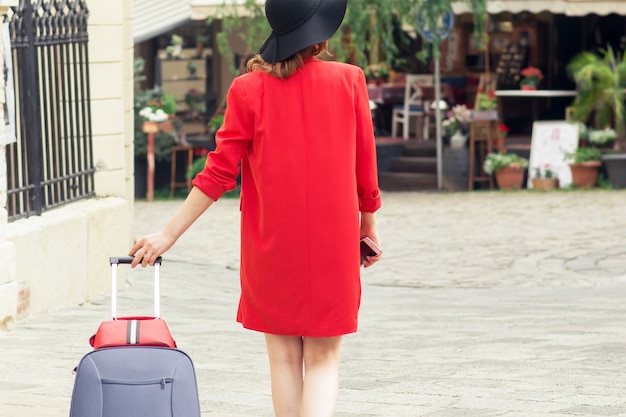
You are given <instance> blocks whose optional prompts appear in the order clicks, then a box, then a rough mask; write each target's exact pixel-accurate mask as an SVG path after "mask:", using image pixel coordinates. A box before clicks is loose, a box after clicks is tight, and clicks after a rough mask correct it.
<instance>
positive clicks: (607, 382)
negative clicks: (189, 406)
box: [0, 191, 626, 417]
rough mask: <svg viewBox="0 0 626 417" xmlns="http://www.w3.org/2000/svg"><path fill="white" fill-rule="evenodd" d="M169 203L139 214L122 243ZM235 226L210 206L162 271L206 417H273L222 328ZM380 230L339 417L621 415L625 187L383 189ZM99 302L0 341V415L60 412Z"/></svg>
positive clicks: (226, 208) (145, 278)
mask: <svg viewBox="0 0 626 417" xmlns="http://www.w3.org/2000/svg"><path fill="white" fill-rule="evenodd" d="M179 206H180V201H173V202H157V203H145V202H139V203H137V204H136V205H135V213H134V224H133V232H134V234H135V235H136V236H139V235H143V234H145V233H149V232H152V231H154V230H155V228H156V227H159V226H160V225H161V224H163V223H164V222H165V221H166V220H167V218H169V216H171V214H172V213H174V211H175V210H176V209H177V208H178V207H179ZM238 218H239V211H238V200H236V199H224V200H222V201H220V202H218V203H217V204H216V205H214V206H213V207H212V208H211V209H210V210H209V211H208V212H207V213H206V214H205V215H204V216H203V217H202V218H201V219H200V220H199V221H198V222H197V223H196V224H194V225H193V226H192V229H190V230H189V232H188V233H187V234H186V235H185V236H183V237H182V238H181V239H180V240H179V242H178V243H177V245H176V246H175V247H174V248H172V250H171V251H170V252H169V253H168V254H167V255H166V256H165V261H164V266H163V273H162V294H163V300H162V312H163V316H164V317H165V318H166V319H167V321H168V323H169V325H170V327H171V329H172V332H173V334H174V336H175V338H176V340H177V342H178V345H179V347H180V348H181V349H182V350H184V351H186V352H187V353H189V354H190V355H191V357H192V358H193V360H194V363H195V365H196V372H197V375H198V381H199V387H200V401H201V406H202V412H203V416H206V417H209V416H211V417H212V416H215V417H269V416H272V415H273V414H272V409H271V398H270V395H269V382H268V366H267V359H266V355H265V348H264V342H263V338H262V336H261V335H258V334H256V333H253V332H248V331H245V330H242V329H241V327H240V326H239V325H238V324H237V323H235V321H234V317H235V312H236V306H237V300H238V291H239V290H238V256H239V255H238V253H239V251H238V226H239V220H238ZM378 220H379V232H380V238H381V241H382V243H383V247H384V251H385V252H384V259H383V260H382V261H381V262H380V263H379V264H378V265H376V266H375V267H373V268H371V269H368V270H365V271H364V272H363V302H362V310H361V316H360V319H361V320H360V329H359V332H358V333H356V334H354V335H350V336H347V337H346V340H345V343H344V349H343V356H342V370H341V371H342V373H341V383H340V385H341V389H340V398H339V404H338V408H337V414H336V415H337V417H357V416H360V417H370V416H371V417H374V416H377V417H417V416H427V417H457V416H458V417H461V416H462V417H474V416H476V417H479V416H490V417H491V416H506V417H528V416H532V417H562V416H622V417H626V397H625V396H624V393H625V392H626V381H625V380H624V376H623V372H624V371H623V369H625V368H626V326H624V322H625V321H626V303H624V299H625V298H626V192H622V191H587V192H570V191H567V192H565V191H564V192H554V193H540V192H526V191H524V192H512V193H502V192H493V193H491V192H474V193H446V194H440V193H385V194H384V195H383V208H382V209H381V211H380V213H379V216H378ZM108 255H109V254H107V255H106V256H108ZM104 261H105V262H106V257H105V260H104ZM150 272H151V271H143V270H135V271H132V273H131V274H130V275H129V278H128V281H129V285H127V286H126V287H125V288H124V289H123V290H122V291H121V294H120V301H119V304H120V310H123V309H126V310H127V311H125V313H127V314H133V313H136V312H144V313H145V312H147V311H148V312H149V311H150V309H151V301H152V300H151V294H152V293H151V274H150ZM109 303H110V298H109V297H108V296H107V295H104V296H103V297H101V298H99V299H95V300H91V301H90V302H88V303H85V304H83V305H81V306H73V307H69V308H66V309H63V310H60V311H56V312H51V313H49V314H47V315H39V316H32V317H30V318H28V319H27V320H23V321H20V322H18V323H16V324H15V325H14V326H13V329H12V330H11V331H10V332H7V333H2V334H0V369H1V370H2V371H0V386H2V389H0V417H18V416H19V417H42V416H55V417H57V416H67V415H68V411H69V401H70V396H71V390H72V384H73V375H72V372H71V370H72V369H73V368H74V366H76V364H77V363H78V361H79V360H80V358H81V357H82V356H83V355H84V354H85V353H86V352H88V351H89V346H88V344H87V338H88V337H89V336H90V335H91V334H92V333H93V332H94V330H95V328H96V327H97V325H98V323H99V322H100V321H101V320H103V319H104V318H106V316H107V314H108V311H109Z"/></svg>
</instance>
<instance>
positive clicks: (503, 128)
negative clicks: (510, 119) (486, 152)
mask: <svg viewBox="0 0 626 417" xmlns="http://www.w3.org/2000/svg"><path fill="white" fill-rule="evenodd" d="M509 131H510V129H509V127H508V126H507V125H505V124H499V125H498V137H497V138H496V143H495V144H494V148H495V149H499V150H500V151H506V148H505V146H504V139H506V136H507V135H508V134H509Z"/></svg>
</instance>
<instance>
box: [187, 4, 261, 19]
mask: <svg viewBox="0 0 626 417" xmlns="http://www.w3.org/2000/svg"><path fill="white" fill-rule="evenodd" d="M226 1H227V2H228V3H237V4H245V0H226ZM257 3H259V4H265V1H264V0H258V1H257ZM222 4H224V0H191V18H192V19H194V20H202V19H206V18H207V17H211V16H214V15H215V12H216V10H217V9H218V8H219V6H221V5H222ZM238 13H239V15H240V16H245V15H246V10H245V8H244V7H241V8H239V10H238Z"/></svg>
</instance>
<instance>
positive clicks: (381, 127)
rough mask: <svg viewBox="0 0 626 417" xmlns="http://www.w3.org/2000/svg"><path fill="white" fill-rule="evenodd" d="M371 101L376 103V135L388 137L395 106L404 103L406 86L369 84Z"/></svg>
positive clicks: (368, 89) (368, 91)
mask: <svg viewBox="0 0 626 417" xmlns="http://www.w3.org/2000/svg"><path fill="white" fill-rule="evenodd" d="M367 94H368V96H369V99H370V100H371V101H373V102H374V103H376V109H375V110H374V125H375V128H376V134H377V135H379V136H386V135H388V134H389V132H391V113H392V111H393V106H395V105H396V104H402V103H403V102H404V84H392V83H386V84H380V85H376V84H368V85H367Z"/></svg>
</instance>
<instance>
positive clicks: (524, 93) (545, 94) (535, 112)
mask: <svg viewBox="0 0 626 417" xmlns="http://www.w3.org/2000/svg"><path fill="white" fill-rule="evenodd" d="M574 96H576V90H496V97H526V98H530V99H531V106H532V117H533V121H535V120H538V119H539V109H538V107H537V99H539V98H546V99H550V98H553V97H574Z"/></svg>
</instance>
